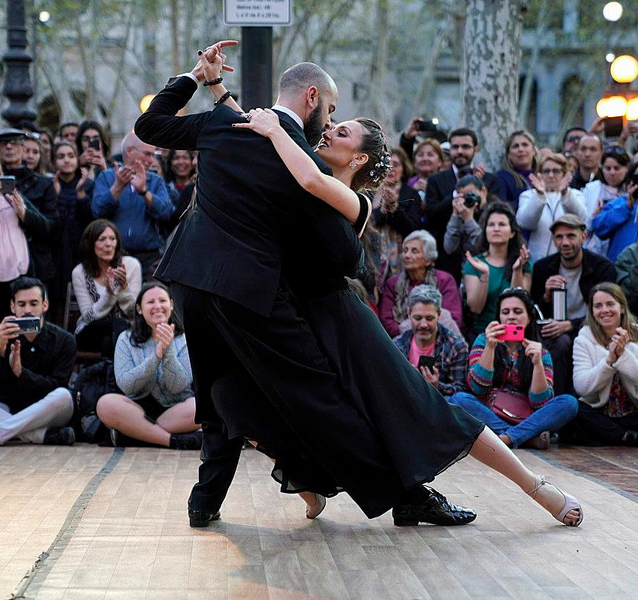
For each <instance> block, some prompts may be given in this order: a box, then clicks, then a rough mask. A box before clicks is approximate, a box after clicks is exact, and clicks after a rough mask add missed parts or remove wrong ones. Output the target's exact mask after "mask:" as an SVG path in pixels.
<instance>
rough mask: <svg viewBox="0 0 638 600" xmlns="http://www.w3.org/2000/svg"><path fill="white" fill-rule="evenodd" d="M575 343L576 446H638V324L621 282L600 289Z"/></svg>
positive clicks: (593, 292)
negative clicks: (577, 403) (578, 397)
mask: <svg viewBox="0 0 638 600" xmlns="http://www.w3.org/2000/svg"><path fill="white" fill-rule="evenodd" d="M586 323H587V324H586V325H585V326H584V327H583V328H582V329H581V330H580V333H579V334H578V337H577V338H576V340H575V341H574V388H575V389H576V392H577V393H578V394H579V395H580V402H579V408H578V416H577V417H576V419H575V420H574V422H573V423H572V426H571V427H570V429H571V431H572V433H573V435H574V439H573V441H574V442H575V443H579V444H586V445H592V446H618V445H623V446H638V323H637V322H636V319H635V317H634V316H633V315H632V314H631V312H630V311H629V306H628V304H627V298H626V296H625V294H624V293H623V291H622V289H621V288H620V287H619V286H618V285H616V284H615V283H599V284H598V285H596V286H594V287H593V288H592V290H591V293H590V295H589V301H588V303H587V321H586Z"/></svg>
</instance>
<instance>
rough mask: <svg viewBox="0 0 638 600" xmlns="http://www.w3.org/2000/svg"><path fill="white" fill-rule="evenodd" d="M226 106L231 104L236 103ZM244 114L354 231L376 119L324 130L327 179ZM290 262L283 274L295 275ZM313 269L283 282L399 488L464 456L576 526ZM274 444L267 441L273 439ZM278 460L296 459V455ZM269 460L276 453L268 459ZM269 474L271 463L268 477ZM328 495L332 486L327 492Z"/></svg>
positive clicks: (326, 275)
mask: <svg viewBox="0 0 638 600" xmlns="http://www.w3.org/2000/svg"><path fill="white" fill-rule="evenodd" d="M223 59H224V56H223V54H221V53H216V54H215V55H214V56H213V57H212V59H211V60H212V64H210V65H208V64H207V60H205V59H204V60H203V61H202V62H203V64H204V72H205V75H206V79H208V80H209V81H213V80H216V79H217V78H218V77H219V74H220V72H221V68H222V65H223ZM210 87H211V91H212V93H213V94H214V95H215V97H221V96H222V95H223V94H224V93H225V92H226V90H225V89H224V87H223V85H221V84H216V85H211V86H210ZM234 106H235V107H236V109H238V110H239V106H238V105H237V104H235V105H234ZM248 117H249V119H250V120H249V122H247V123H238V124H236V126H237V127H239V128H245V129H251V130H253V131H256V132H257V133H260V134H261V135H265V136H267V137H268V138H269V139H270V140H271V141H272V143H273V145H274V147H275V149H276V150H277V152H278V153H279V155H280V156H281V158H282V160H283V161H284V163H285V164H286V166H287V167H288V169H289V170H290V172H291V173H292V175H293V176H294V177H295V179H297V181H299V183H300V184H301V185H302V187H304V188H305V189H306V190H307V191H309V192H310V193H311V194H313V195H315V196H317V197H318V198H320V199H321V200H323V201H325V202H327V203H328V204H329V205H331V206H333V208H336V209H337V210H339V211H340V212H341V213H342V214H343V215H344V216H345V217H346V218H347V219H348V220H350V221H351V222H352V223H355V226H357V225H360V226H361V229H363V226H365V222H366V221H367V217H368V216H369V214H370V204H369V202H367V201H364V200H363V198H362V196H359V195H358V194H357V193H356V192H355V191H354V190H355V189H356V190H359V189H363V188H366V187H374V186H378V185H379V184H380V182H381V180H382V179H383V177H384V176H385V173H386V172H387V169H388V165H389V152H388V147H387V144H386V143H385V138H384V136H383V133H382V131H381V129H380V127H379V126H378V124H376V123H375V122H374V121H371V120H369V119H362V118H359V119H355V120H352V121H346V122H344V123H341V124H339V125H338V126H337V127H336V128H335V129H334V130H331V131H326V132H325V133H324V136H323V139H322V141H321V143H320V144H319V147H318V149H317V152H318V154H319V156H320V157H321V158H322V159H323V160H324V161H326V162H327V164H328V165H329V166H330V167H331V168H332V171H333V174H334V177H330V176H328V175H324V174H323V173H322V172H321V171H320V170H319V169H318V168H317V166H316V165H315V163H314V162H313V161H312V159H311V158H310V157H308V156H307V155H306V154H305V152H303V150H301V149H300V148H299V147H298V146H297V145H296V144H295V143H294V141H292V140H291V138H290V137H289V136H288V134H287V133H286V132H285V131H284V129H283V128H282V127H281V126H280V125H279V118H278V117H277V115H276V113H274V112H273V111H270V110H262V109H256V110H252V111H250V113H249V115H248ZM299 254H302V253H300V252H296V253H294V252H291V253H290V255H291V260H292V262H293V263H294V261H295V258H296V256H298V255H299ZM306 260H307V258H306ZM295 266H296V265H294V264H293V269H291V271H290V272H291V273H295V272H297V269H295V268H294V267H295ZM317 272H318V273H319V276H315V278H314V280H313V281H312V282H311V284H310V285H309V284H308V283H307V282H297V283H298V285H297V283H296V282H295V281H293V282H292V287H293V289H294V290H295V292H296V293H298V294H299V296H300V297H301V299H302V302H303V303H304V305H305V308H306V317H307V318H308V321H309V323H310V325H311V327H312V328H313V330H314V332H315V335H316V336H317V339H318V340H319V342H320V344H321V345H322V347H323V349H324V352H325V355H326V356H327V357H328V359H329V360H330V361H331V364H332V366H333V367H334V369H335V371H336V372H337V373H338V375H339V376H340V378H341V382H342V385H343V387H344V388H345V389H347V390H348V392H349V394H350V398H351V401H352V402H353V403H355V404H356V406H357V408H358V409H359V410H360V411H361V414H362V418H365V419H369V420H370V421H371V423H372V424H373V426H375V427H376V429H377V430H378V433H379V435H380V437H381V438H382V440H383V442H384V444H385V447H386V449H387V451H388V454H389V455H390V457H391V459H392V460H393V463H394V465H395V468H396V469H397V472H398V473H399V475H400V476H401V479H402V481H403V483H404V485H405V486H406V488H409V487H410V485H412V486H414V485H417V484H420V483H423V482H426V481H431V480H432V479H433V478H434V477H435V476H436V475H437V474H438V473H440V472H442V471H443V470H445V469H446V468H447V467H448V466H450V465H451V464H453V463H454V462H456V461H457V460H460V459H461V458H463V457H465V456H466V455H467V454H468V453H469V454H471V455H472V456H473V457H474V458H476V459H477V460H479V461H481V462H483V463H485V464H486V465H488V466H490V467H492V468H493V469H495V470H497V471H499V472H500V473H502V474H503V475H505V476H506V477H508V478H509V479H511V480H512V481H513V482H515V483H516V484H517V485H518V486H519V487H521V489H523V491H525V492H526V493H528V494H529V495H530V496H532V498H534V499H535V500H536V501H537V502H538V503H539V504H540V505H541V506H543V507H544V508H545V509H546V510H548V511H549V512H550V513H551V514H552V515H553V516H554V517H555V518H556V519H557V520H559V521H561V522H562V523H564V524H565V525H570V526H577V525H580V523H581V522H582V518H583V511H582V508H581V506H580V504H579V503H578V502H577V501H576V499H575V498H573V497H572V496H570V495H569V494H564V493H563V492H561V491H560V490H558V488H556V487H554V486H552V485H550V484H547V483H546V481H545V479H544V478H542V477H538V476H536V475H535V474H534V473H532V472H531V471H529V470H528V469H527V468H526V467H525V466H524V465H523V464H522V463H521V462H520V461H519V460H518V459H517V458H516V456H515V455H514V454H513V453H512V452H511V451H510V450H509V449H508V448H507V446H506V445H505V444H504V443H503V442H502V441H501V440H500V439H499V438H498V437H497V436H496V435H495V434H494V433H492V432H491V431H490V430H489V429H487V428H485V427H483V426H482V424H481V423H479V422H478V421H476V420H475V419H473V418H471V417H470V416H469V415H468V414H467V413H465V412H464V411H462V410H461V409H458V407H454V406H451V405H448V404H447V402H445V400H444V399H443V397H442V396H440V395H439V394H438V393H436V392H434V391H433V390H431V389H430V388H429V387H428V384H427V382H425V380H424V379H423V378H422V377H421V376H420V374H419V373H418V372H417V371H416V370H415V369H414V368H413V367H412V366H411V365H410V364H409V363H408V362H407V361H406V360H405V358H404V357H403V355H402V354H401V353H400V352H399V351H398V350H397V349H396V348H395V347H394V345H393V344H392V342H391V340H390V339H389V338H388V336H387V334H386V333H385V331H384V330H383V328H382V326H381V324H380V322H379V321H378V319H377V318H376V317H375V316H374V314H373V313H372V312H371V311H370V310H369V309H368V308H367V307H366V306H365V305H364V304H363V303H362V302H361V301H360V300H359V299H358V298H357V297H356V296H355V295H354V294H353V293H351V292H349V291H348V289H347V286H345V285H344V283H343V282H342V280H341V279H337V278H336V277H335V275H334V274H331V273H330V272H329V265H326V264H325V262H324V263H318V264H317ZM319 278H320V279H321V281H318V279H319ZM399 381H400V382H401V383H400V384H399V383H397V382H399ZM213 395H214V396H215V393H214V391H213ZM389 398H392V399H393V401H391V402H390V401H388V399H389ZM423 398H426V399H427V400H421V399H423ZM229 401H232V399H229ZM260 404H261V403H260ZM215 406H216V408H217V409H218V411H219V412H220V415H221V416H222V418H223V419H224V421H225V422H226V425H227V426H228V428H229V432H230V431H235V432H237V431H239V430H241V429H242V427H244V430H245V432H244V433H245V435H246V437H249V439H254V440H257V441H258V443H259V444H260V445H261V444H264V446H268V442H269V441H270V440H267V439H266V438H267V436H268V435H269V432H268V427H269V425H270V423H266V422H264V420H262V419H260V420H259V422H258V423H256V424H255V425H254V428H253V429H252V430H250V427H251V425H252V424H251V423H245V422H244V423H242V424H241V425H240V426H238V427H235V426H234V425H235V424H234V423H229V422H227V421H226V418H225V416H226V415H225V412H224V409H223V408H224V407H223V406H220V405H219V404H218V403H217V402H216V403H215ZM256 406H257V405H256ZM262 412H263V407H262ZM252 421H253V422H255V419H252ZM273 425H274V426H275V427H273V429H276V424H273ZM437 434H438V435H437ZM264 439H266V442H264ZM276 442H277V440H276V439H274V440H273V444H276ZM353 446H356V440H353ZM297 450H298V449H297ZM293 454H295V453H293ZM296 454H299V452H297V453H296ZM284 458H286V459H289V460H290V461H294V460H295V459H297V462H299V461H298V456H294V455H293V456H288V457H284ZM279 459H280V456H277V460H278V462H279ZM277 471H278V469H277V467H276V468H275V472H274V474H276V473H277ZM279 471H281V470H279ZM304 475H306V476H308V477H311V476H312V473H303V472H300V471H297V472H296V473H295V476H300V477H303V476H304ZM279 476H280V477H281V479H280V480H281V481H282V484H283V485H284V488H286V485H287V484H291V483H292V484H293V485H288V486H287V489H284V491H300V489H302V490H317V488H313V487H311V486H310V485H308V486H307V487H306V486H303V485H300V486H295V485H294V483H295V482H292V481H291V479H285V477H286V475H285V473H281V472H280V473H279ZM295 488H296V489H295ZM338 491H339V489H338V486H337V487H336V489H335V492H334V493H336V492H338ZM394 518H395V524H401V525H403V524H416V523H417V522H418V520H417V519H415V518H414V516H411V515H409V514H397V513H396V512H395V514H394Z"/></svg>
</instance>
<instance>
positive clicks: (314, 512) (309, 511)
mask: <svg viewBox="0 0 638 600" xmlns="http://www.w3.org/2000/svg"><path fill="white" fill-rule="evenodd" d="M315 498H316V501H315V503H314V504H313V505H312V506H308V505H306V518H307V519H316V518H317V517H318V516H319V515H320V514H321V513H322V512H323V509H324V508H326V497H325V496H322V495H321V494H315Z"/></svg>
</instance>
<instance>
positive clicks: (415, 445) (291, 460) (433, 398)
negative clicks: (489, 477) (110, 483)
mask: <svg viewBox="0 0 638 600" xmlns="http://www.w3.org/2000/svg"><path fill="white" fill-rule="evenodd" d="M369 211H370V204H369V202H368V201H367V199H365V198H363V197H361V217H360V218H359V220H358V221H357V223H356V224H355V228H357V230H360V229H361V228H362V227H363V226H364V225H365V223H366V222H367V218H368V215H369ZM291 241H293V245H291V248H290V251H289V252H288V256H289V257H290V261H289V262H288V264H287V265H286V264H284V269H285V272H286V273H287V275H285V277H286V279H287V282H288V284H289V285H290V287H291V288H292V290H293V291H294V292H295V293H296V294H297V299H298V300H299V302H300V303H301V305H302V306H303V308H304V312H305V317H306V319H307V320H308V322H309V324H310V326H311V328H312V330H313V332H314V333H315V335H316V337H317V340H318V341H319V345H320V347H321V349H322V351H323V352H324V354H325V356H326V357H327V358H328V360H329V362H330V365H331V367H332V368H333V370H334V371H335V372H336V373H337V375H338V377H339V380H340V384H341V386H342V388H343V389H344V390H345V391H346V396H347V397H348V398H349V400H350V401H351V402H352V404H353V405H354V406H355V407H356V409H357V412H358V413H359V415H360V416H361V419H362V420H363V421H364V422H365V423H366V424H367V426H369V427H371V428H373V429H374V430H375V433H376V435H377V437H378V438H379V440H380V443H382V444H383V446H384V447H385V450H386V451H387V454H388V455H389V457H390V460H391V462H392V464H393V466H394V468H395V470H396V472H397V474H398V475H399V478H400V480H401V482H402V484H403V486H404V487H405V489H406V490H407V489H410V488H412V487H414V486H416V485H418V484H421V483H425V482H429V481H432V480H433V479H434V478H435V477H436V475H438V474H439V473H441V472H442V471H444V470H445V469H446V468H447V467H449V466H450V465H452V464H453V463H455V462H456V461H458V460H460V459H462V458H464V457H465V456H466V455H467V453H468V452H469V450H470V449H471V447H472V445H473V444H474V442H475V440H476V438H477V437H478V436H479V434H480V433H481V431H482V430H483V427H484V425H483V424H482V423H481V422H479V421H477V420H476V419H474V417H472V416H470V415H469V414H467V413H466V412H465V411H463V410H462V409H459V408H458V407H456V406H452V405H449V404H448V403H447V402H446V400H445V399H444V398H443V396H441V394H440V393H439V392H438V391H437V390H436V389H434V388H433V387H432V386H431V385H430V384H428V383H427V382H426V381H425V380H424V379H423V377H422V376H421V374H420V373H419V372H418V371H417V370H416V369H415V368H414V367H413V366H412V365H411V364H410V363H409V362H408V361H407V360H406V359H405V357H404V356H403V354H401V352H400V351H399V350H398V349H397V348H396V347H395V346H394V344H393V343H392V340H391V339H390V337H389V336H388V334H387V333H386V331H385V330H384V329H383V326H382V325H381V323H380V321H379V319H378V318H377V316H376V315H375V314H374V313H373V312H372V310H371V309H370V308H369V307H368V306H367V305H365V304H364V303H363V302H362V301H361V300H360V299H359V298H358V297H357V296H356V295H355V294H354V293H353V292H351V291H350V290H349V289H348V284H347V282H346V280H345V279H344V278H343V277H339V276H335V274H334V268H332V267H331V265H330V264H327V263H326V262H325V260H324V259H323V257H322V256H321V254H320V253H319V251H318V246H314V245H313V244H312V240H309V239H306V238H304V235H303V234H302V235H300V236H299V237H297V238H296V239H295V240H291ZM273 377H277V374H276V373H273ZM238 395H241V397H242V405H244V404H245V405H246V406H248V405H250V406H251V409H250V410H247V411H245V412H244V413H243V414H241V415H239V414H237V411H236V410H235V409H234V407H235V405H236V398H237V396H238ZM212 396H213V401H214V403H215V408H216V410H217V412H218V413H219V414H220V416H221V418H222V419H223V420H224V423H225V424H226V427H227V429H228V435H229V437H230V438H232V437H236V436H244V437H246V438H248V439H251V440H256V441H257V442H258V444H259V446H258V447H259V449H261V450H262V451H264V452H265V453H266V454H268V455H269V456H271V457H273V458H274V459H275V461H276V464H275V468H274V470H273V477H274V478H275V479H276V480H277V481H279V482H280V483H281V484H282V488H281V489H282V491H283V492H290V493H292V492H298V491H303V490H310V491H314V492H318V493H321V494H323V495H326V496H333V495H335V494H336V493H338V492H340V491H342V490H343V489H344V488H346V489H347V485H343V482H339V483H337V482H335V481H333V480H332V479H331V477H330V476H329V474H327V473H326V472H325V471H324V470H323V469H322V468H321V466H320V463H321V461H320V459H319V458H317V457H313V455H312V448H308V447H307V446H306V445H305V444H304V441H303V439H301V438H300V437H298V436H297V433H296V432H294V431H292V430H291V429H289V428H288V426H287V425H286V423H285V422H284V421H283V419H282V418H281V416H280V415H279V414H278V413H277V412H276V411H275V410H274V409H273V408H272V406H271V405H270V404H269V403H268V402H265V401H263V400H261V398H262V394H261V392H260V391H259V389H258V388H257V387H256V385H255V384H254V383H253V382H252V381H251V380H250V378H249V377H235V378H230V379H223V380H220V381H219V382H218V383H216V384H215V385H214V386H213V390H212ZM356 445H357V440H352V447H353V452H356ZM389 508H391V506H387V507H386V510H388V509H389Z"/></svg>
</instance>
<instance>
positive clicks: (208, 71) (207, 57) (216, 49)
mask: <svg viewBox="0 0 638 600" xmlns="http://www.w3.org/2000/svg"><path fill="white" fill-rule="evenodd" d="M238 43H239V42H238V41H237V40H222V41H219V42H217V43H215V44H213V45H212V46H208V47H207V48H206V49H205V50H204V51H201V50H200V51H199V52H198V55H199V59H198V61H197V64H196V65H195V68H194V69H193V70H192V71H191V74H192V75H194V76H195V77H196V78H197V81H204V80H209V81H210V80H211V79H217V77H219V75H220V73H221V72H222V71H231V72H232V71H234V70H235V69H234V68H233V67H231V66H230V65H227V64H225V62H226V55H225V54H224V52H223V49H224V48H226V47H227V46H237V44H238ZM209 65H211V67H212V68H209Z"/></svg>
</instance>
